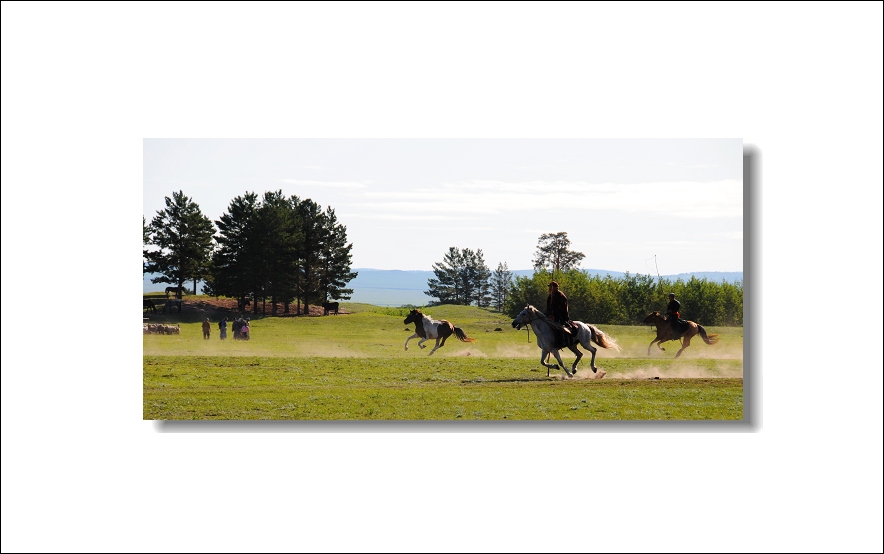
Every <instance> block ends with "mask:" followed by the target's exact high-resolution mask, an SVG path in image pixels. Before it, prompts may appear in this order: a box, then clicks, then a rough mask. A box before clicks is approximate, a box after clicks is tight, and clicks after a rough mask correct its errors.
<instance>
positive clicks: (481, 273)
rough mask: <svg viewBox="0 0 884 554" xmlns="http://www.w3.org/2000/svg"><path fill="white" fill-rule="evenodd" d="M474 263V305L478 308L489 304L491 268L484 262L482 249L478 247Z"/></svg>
mask: <svg viewBox="0 0 884 554" xmlns="http://www.w3.org/2000/svg"><path fill="white" fill-rule="evenodd" d="M475 260H476V265H475V267H476V268H475V275H474V282H475V295H474V299H475V301H476V306H479V307H480V308H484V307H486V306H489V305H490V304H491V283H490V280H491V270H490V269H489V268H488V266H487V265H486V264H485V258H484V254H482V249H481V248H479V249H478V250H476V258H475Z"/></svg>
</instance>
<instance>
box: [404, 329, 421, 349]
mask: <svg viewBox="0 0 884 554" xmlns="http://www.w3.org/2000/svg"><path fill="white" fill-rule="evenodd" d="M419 336H420V335H418V334H417V333H415V334H413V335H411V336H410V337H408V338H407V339H405V349H406V350H408V341H410V340H411V339H416V338H418V337H419ZM421 348H423V347H421Z"/></svg>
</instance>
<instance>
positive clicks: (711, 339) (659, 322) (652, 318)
mask: <svg viewBox="0 0 884 554" xmlns="http://www.w3.org/2000/svg"><path fill="white" fill-rule="evenodd" d="M644 323H647V324H649V325H656V326H657V337H656V338H655V339H654V340H652V341H651V344H649V345H648V356H650V355H651V347H652V346H653V345H654V343H655V342H656V343H657V347H658V348H659V349H660V350H664V351H665V350H666V349H665V348H663V343H664V342H666V341H668V340H678V338H679V335H678V334H676V333H675V332H674V331H673V329H672V327H671V325H670V323H669V320H668V319H667V318H666V317H664V316H662V315H660V312H651V313H649V314H648V317H646V318H645V319H644ZM687 324H688V330H687V331H685V332H684V333H682V334H681V339H682V342H681V350H679V351H678V352H677V353H676V354H675V357H676V358H678V357H679V356H681V353H682V352H684V349H685V348H687V347H688V346H690V345H691V337H693V336H696V335H698V334H699V335H700V337H701V338H702V339H703V342H705V343H706V344H710V345H711V344H715V343H717V342H718V335H715V334H712V333H710V334H706V329H704V328H703V326H702V325H699V324H697V323H694V322H693V321H688V322H687Z"/></svg>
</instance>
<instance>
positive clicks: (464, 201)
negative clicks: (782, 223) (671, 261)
mask: <svg viewBox="0 0 884 554" xmlns="http://www.w3.org/2000/svg"><path fill="white" fill-rule="evenodd" d="M364 197H365V202H366V204H365V205H366V208H368V209H371V210H388V209H390V208H395V209H396V210H397V211H400V212H405V211H412V212H419V213H427V212H430V213H472V214H504V213H522V212H529V211H549V210H552V211H558V212H561V211H563V210H565V211H568V210H570V211H611V212H628V213H633V214H635V213H643V212H644V213H655V214H667V215H669V216H672V217H685V218H694V219H702V218H721V217H742V216H743V183H742V181H738V180H728V181H717V182H671V183H666V182H664V183H638V184H619V183H616V184H615V183H600V184H597V183H586V182H578V181H531V182H521V183H514V182H503V181H483V180H472V181H458V182H446V183H441V184H439V185H438V186H436V187H432V188H430V187H424V188H416V189H411V190H407V191H395V192H394V191H377V190H369V189H366V190H365V191H364Z"/></svg>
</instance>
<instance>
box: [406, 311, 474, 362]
mask: <svg viewBox="0 0 884 554" xmlns="http://www.w3.org/2000/svg"><path fill="white" fill-rule="evenodd" d="M405 323H414V334H413V335H411V336H410V337H408V338H407V339H405V349H406V350H408V341H410V340H411V339H416V338H418V337H420V339H421V340H419V341H418V343H417V345H418V346H420V347H421V348H426V346H424V342H426V341H427V340H429V339H436V346H435V347H433V349H432V350H430V353H429V354H427V355H428V356H432V355H433V352H435V351H436V350H438V349H440V348H442V347H443V346H445V339H447V338H448V337H450V336H451V335H454V336H455V337H457V338H458V339H460V340H461V341H462V342H473V341H475V339H471V338H470V337H468V336H467V334H466V333H464V331H463V329H461V328H460V327H455V326H454V325H452V324H451V322H450V321H445V320H444V319H443V320H436V319H433V318H431V317H430V316H428V315H426V314H424V313H422V312H421V311H420V310H411V312H410V313H409V314H408V317H406V318H405ZM439 341H442V342H441V343H440V342H439Z"/></svg>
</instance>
